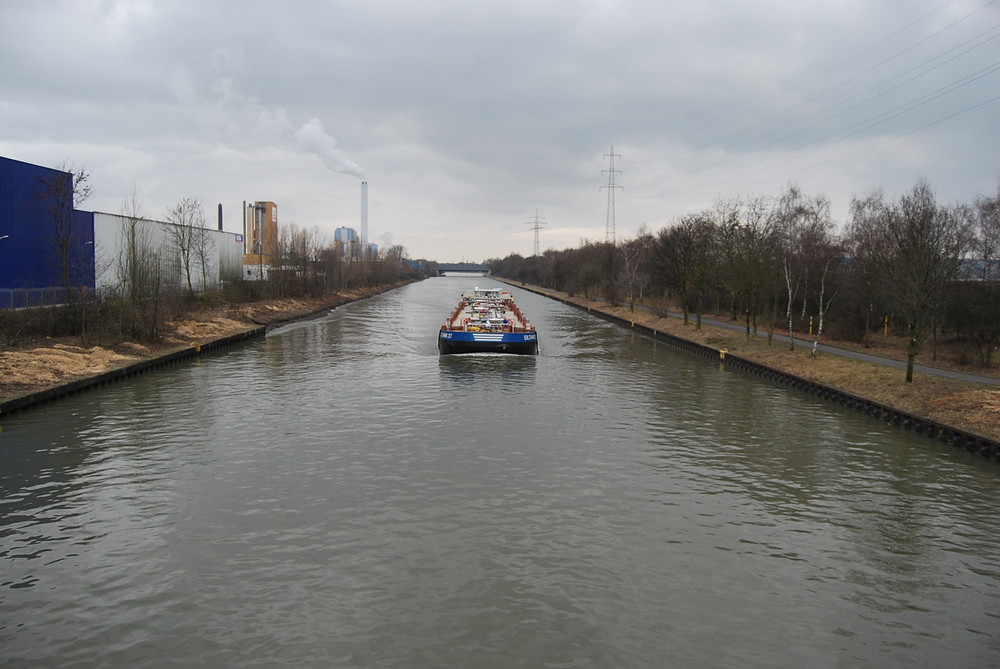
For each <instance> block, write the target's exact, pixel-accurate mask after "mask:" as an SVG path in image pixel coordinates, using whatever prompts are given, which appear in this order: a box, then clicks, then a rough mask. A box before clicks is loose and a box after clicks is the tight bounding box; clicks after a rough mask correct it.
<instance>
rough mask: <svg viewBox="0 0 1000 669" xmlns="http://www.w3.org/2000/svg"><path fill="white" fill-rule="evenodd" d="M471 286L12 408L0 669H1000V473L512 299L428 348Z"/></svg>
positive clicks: (0, 571) (410, 292)
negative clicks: (536, 336)
mask: <svg viewBox="0 0 1000 669" xmlns="http://www.w3.org/2000/svg"><path fill="white" fill-rule="evenodd" d="M475 281H476V282H477V283H479V284H480V285H483V284H484V283H485V282H488V281H489V280H488V279H483V278H482V277H477V278H476V280H475ZM465 284H466V282H465V281H463V280H462V279H449V278H445V279H432V280H428V281H425V282H422V283H419V284H416V285H413V286H408V287H406V288H403V289H400V290H397V291H393V292H391V293H388V294H386V295H382V296H379V297H377V298H374V299H372V300H367V301H365V302H362V303H357V304H352V305H347V306H345V307H343V308H340V309H337V310H336V311H334V312H332V313H331V314H330V315H329V316H327V317H325V318H323V319H320V320H318V321H314V322H309V323H299V324H295V325H290V326H286V327H285V328H282V329H281V330H279V331H276V332H273V333H271V334H270V335H269V336H268V337H267V338H266V339H265V340H263V341H259V342H253V343H251V344H249V345H247V346H246V347H243V348H240V349H237V350H232V351H227V352H225V353H223V354H220V355H216V356H210V357H207V358H205V359H204V360H202V361H200V362H197V363H191V364H183V365H178V366H176V367H173V368H170V369H168V370H165V371H163V372H159V373H157V374H155V375H149V376H145V377H141V378H138V379H134V380H131V381H128V382H124V383H120V384H116V385H112V386H107V387H105V388H101V389H98V390H95V391H93V392H88V393H84V394H80V395H78V396H75V397H72V398H69V399H67V400H65V401H61V402H58V403H54V404H51V405H47V406H45V407H41V408H39V409H38V410H35V411H29V412H24V413H22V414H15V415H14V416H11V417H8V418H6V419H5V420H4V422H3V424H2V426H3V430H2V431H0V505H2V506H0V509H2V515H0V612H2V617H0V649H2V650H0V656H2V658H3V660H4V662H3V663H4V665H5V666H50V665H85V666H92V665H101V664H104V665H108V666H164V665H171V666H172V665H177V666H189V665H196V666H205V665H220V666H231V665H240V664H251V663H258V664H263V665H267V666H271V665H277V664H293V665H304V666H338V667H352V666H357V667H363V666H364V667H367V666H386V667H396V666H398V667H410V666H476V667H515V666H524V667H537V666H575V667H587V666H591V667H607V666H629V667H661V666H664V665H667V666H759V667H770V666H799V665H806V664H809V665H819V666H841V665H843V666H872V667H876V666H877V667H882V666H904V665H905V666H945V665H947V666H951V665H956V666H957V665H961V666H990V665H991V664H995V660H996V658H997V657H1000V645H998V642H997V640H996V635H995V631H996V630H997V629H1000V626H998V623H1000V620H998V613H997V612H998V611H1000V588H998V585H1000V557H998V556H1000V550H998V549H1000V545H998V544H1000V538H998V537H1000V519H998V516H997V514H996V513H995V509H994V503H995V500H996V499H997V493H998V488H1000V482H998V477H997V475H996V471H997V470H996V465H995V463H991V462H988V461H985V460H983V459H981V458H979V457H977V456H970V455H968V454H966V453H964V452H962V451H957V450H955V451H952V450H948V449H947V448H945V447H942V446H941V445H940V444H938V443H936V442H933V441H931V440H929V439H924V438H922V437H918V436H916V435H912V434H909V433H904V432H898V431H894V430H891V429H889V428H887V427H886V426H883V425H881V424H880V423H878V422H877V421H874V420H872V419H869V418H867V417H865V416H861V415H857V414H851V413H848V412H846V411H844V410H843V409H841V408H839V407H835V406H831V405H826V404H822V403H820V402H818V401H817V400H816V399H815V398H812V397H810V396H805V395H800V394H797V393H796V392H794V391H792V390H790V389H788V388H786V387H784V386H778V385H772V384H769V383H767V382H764V381H761V380H759V379H755V378H750V377H744V376H742V375H740V374H736V373H726V372H720V370H719V369H718V367H717V366H716V365H714V364H711V363H707V362H705V361H703V360H700V359H695V358H691V357H688V356H686V355H684V354H680V353H676V352H674V351H673V350H671V349H669V348H668V347H665V346H664V345H663V344H657V343H655V342H652V341H649V340H646V339H643V338H641V337H637V336H635V334H634V333H632V332H630V331H625V330H622V329H620V328H617V327H615V326H613V325H610V324H608V323H606V322H603V321H601V320H598V319H596V318H593V317H590V316H588V315H587V314H585V313H580V312H577V311H575V310H572V309H570V308H569V307H566V306H564V305H561V304H558V303H555V302H550V301H546V300H544V299H543V298H540V297H538V296H534V295H531V294H527V293H523V294H522V293H519V292H518V291H517V290H516V289H513V290H514V292H515V294H516V296H517V299H518V302H519V304H520V306H521V308H522V310H523V311H525V313H526V314H527V315H528V316H529V317H530V318H531V320H532V321H533V322H534V323H535V324H536V325H537V326H538V328H539V332H540V337H541V346H540V355H538V356H504V355H499V356H498V355H462V356H443V357H442V356H438V355H437V350H436V340H435V336H436V332H437V328H438V327H439V325H440V321H441V319H442V318H443V317H444V315H446V314H447V313H448V312H449V311H450V309H451V308H453V306H454V302H455V300H456V299H457V296H458V295H459V294H460V293H461V291H462V290H463V289H466V288H469V287H470V286H469V285H465Z"/></svg>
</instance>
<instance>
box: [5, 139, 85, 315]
mask: <svg viewBox="0 0 1000 669" xmlns="http://www.w3.org/2000/svg"><path fill="white" fill-rule="evenodd" d="M93 244H94V214H93V213H92V212H86V211H77V210H75V209H73V175H72V174H71V173H69V172H62V171H59V170H54V169H51V168H48V167H41V166H39V165H32V164H30V163H23V162H21V161H18V160H12V159H10V158H4V157H2V156H0V308H11V307H26V306H35V305H39V304H51V303H57V302H63V301H65V297H66V290H67V288H71V289H72V290H74V291H77V292H86V291H88V290H89V291H92V290H93V288H94V247H93Z"/></svg>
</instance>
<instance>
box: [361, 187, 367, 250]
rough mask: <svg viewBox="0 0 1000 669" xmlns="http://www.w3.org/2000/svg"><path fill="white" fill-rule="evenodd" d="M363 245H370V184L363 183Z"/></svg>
mask: <svg viewBox="0 0 1000 669" xmlns="http://www.w3.org/2000/svg"><path fill="white" fill-rule="evenodd" d="M361 243H362V244H367V243H368V182H367V181H362V182H361Z"/></svg>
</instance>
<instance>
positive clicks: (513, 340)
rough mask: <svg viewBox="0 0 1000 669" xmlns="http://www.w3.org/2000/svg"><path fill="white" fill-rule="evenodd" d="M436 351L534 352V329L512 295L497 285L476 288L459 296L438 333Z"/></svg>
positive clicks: (536, 347) (535, 333)
mask: <svg viewBox="0 0 1000 669" xmlns="http://www.w3.org/2000/svg"><path fill="white" fill-rule="evenodd" d="M438 351H439V352H440V353H441V355H446V354H449V353H519V354H522V355H535V354H537V353H538V333H537V332H535V326H534V325H532V324H531V323H529V322H528V320H527V319H526V318H525V317H524V315H523V314H522V313H521V310H520V309H518V308H517V305H516V304H515V303H514V297H513V296H512V295H511V294H510V293H508V292H507V291H505V290H500V289H499V288H476V289H475V290H474V291H473V292H471V293H469V292H467V293H463V294H462V300H461V301H460V302H459V303H458V307H457V308H456V309H455V311H453V312H452V314H451V316H450V317H449V318H448V320H447V321H445V323H444V325H442V326H441V331H440V332H439V333H438Z"/></svg>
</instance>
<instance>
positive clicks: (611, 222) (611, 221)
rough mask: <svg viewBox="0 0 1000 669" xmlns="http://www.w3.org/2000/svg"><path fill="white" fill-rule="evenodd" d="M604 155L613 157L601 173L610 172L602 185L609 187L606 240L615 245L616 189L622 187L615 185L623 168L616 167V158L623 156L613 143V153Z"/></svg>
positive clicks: (605, 229)
mask: <svg viewBox="0 0 1000 669" xmlns="http://www.w3.org/2000/svg"><path fill="white" fill-rule="evenodd" d="M604 157H605V158H609V157H610V158H611V164H610V165H608V169H606V170H601V174H604V173H605V172H607V173H608V185H607V186H601V188H607V189H608V220H607V223H606V224H605V228H604V241H606V242H610V243H611V245H612V246H613V245H614V244H615V189H616V188H622V187H621V186H617V185H615V174H621V173H622V171H621V170H616V169H615V158H621V154H618V153H615V146H614V144H612V145H611V153H605V154H604ZM622 190H624V189H622Z"/></svg>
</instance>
